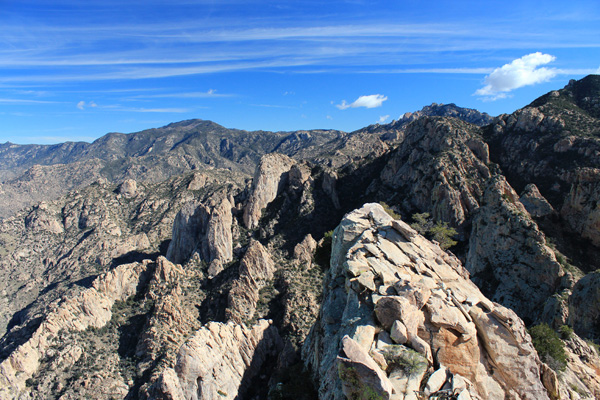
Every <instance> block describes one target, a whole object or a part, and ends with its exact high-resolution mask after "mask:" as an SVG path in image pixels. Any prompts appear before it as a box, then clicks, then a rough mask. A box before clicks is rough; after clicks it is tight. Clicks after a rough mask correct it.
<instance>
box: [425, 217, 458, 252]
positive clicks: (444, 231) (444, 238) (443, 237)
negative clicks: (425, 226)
mask: <svg viewBox="0 0 600 400" xmlns="http://www.w3.org/2000/svg"><path fill="white" fill-rule="evenodd" d="M457 233H458V232H456V229H454V228H452V227H449V226H448V223H447V222H443V223H442V222H437V223H436V224H435V225H434V226H433V227H432V228H431V229H430V230H429V234H430V235H431V236H433V240H435V241H437V242H438V243H439V244H440V247H441V248H442V249H443V250H447V249H449V248H450V247H452V246H454V245H456V243H457V241H456V240H454V239H453V238H454V237H455V236H456V234H457Z"/></svg>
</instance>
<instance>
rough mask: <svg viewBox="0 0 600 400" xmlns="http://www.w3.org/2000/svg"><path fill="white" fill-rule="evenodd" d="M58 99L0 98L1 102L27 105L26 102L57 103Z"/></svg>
mask: <svg viewBox="0 0 600 400" xmlns="http://www.w3.org/2000/svg"><path fill="white" fill-rule="evenodd" d="M56 103H57V102H56V101H45V100H29V99H11V98H0V104H7V105H10V104H15V105H25V104H56Z"/></svg>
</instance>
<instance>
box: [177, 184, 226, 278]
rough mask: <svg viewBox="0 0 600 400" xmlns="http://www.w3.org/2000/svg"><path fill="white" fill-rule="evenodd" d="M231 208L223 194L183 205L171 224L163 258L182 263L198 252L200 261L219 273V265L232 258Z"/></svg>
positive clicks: (215, 272) (214, 273)
mask: <svg viewBox="0 0 600 400" xmlns="http://www.w3.org/2000/svg"><path fill="white" fill-rule="evenodd" d="M233 208H234V205H233V204H232V201H230V199H229V197H228V196H226V195H225V194H223V193H216V194H214V195H212V196H210V197H209V198H207V199H205V200H204V201H200V202H192V203H188V204H186V205H185V206H184V207H183V208H182V209H181V211H180V212H179V214H177V217H176V218H175V221H174V223H173V238H172V239H171V243H170V244H169V249H168V251H167V258H168V259H169V260H171V261H173V262H175V263H183V262H185V261H187V260H188V259H189V258H190V257H191V256H192V255H193V254H194V253H198V254H199V255H200V258H201V259H202V260H203V261H206V262H207V263H209V264H213V265H211V268H212V270H213V271H214V272H213V275H216V274H217V273H218V272H220V270H221V269H222V267H221V266H222V265H223V264H225V263H227V262H229V261H231V260H232V257H233V233H232V224H233V214H232V209H233Z"/></svg>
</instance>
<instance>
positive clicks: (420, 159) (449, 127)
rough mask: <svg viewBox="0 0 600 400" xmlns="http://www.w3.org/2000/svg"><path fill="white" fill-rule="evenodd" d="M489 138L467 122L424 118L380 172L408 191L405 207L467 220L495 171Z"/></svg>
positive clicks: (390, 184)
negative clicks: (489, 166)
mask: <svg viewBox="0 0 600 400" xmlns="http://www.w3.org/2000/svg"><path fill="white" fill-rule="evenodd" d="M487 162H489V154H488V150H487V144H485V142H483V140H482V139H481V138H480V137H479V136H478V134H477V130H476V127H475V126H473V125H469V124H467V123H465V122H462V121H458V120H452V119H440V118H422V119H420V120H417V121H415V122H413V123H412V124H411V125H409V126H408V127H407V130H406V134H405V139H404V141H403V142H402V144H401V145H400V146H399V147H398V149H396V150H395V151H394V153H393V154H392V156H391V157H390V160H389V161H388V163H387V165H386V166H385V168H384V169H383V171H382V172H381V181H382V183H383V184H384V185H385V186H387V187H389V188H391V189H393V190H394V191H398V192H401V193H404V194H405V197H406V203H408V204H405V208H406V209H409V210H410V209H412V210H415V209H416V210H422V211H427V212H429V213H430V214H431V215H432V216H433V218H434V219H435V220H441V221H446V222H449V223H450V224H452V225H454V226H458V225H461V224H463V223H464V222H465V221H466V220H467V219H468V218H469V216H470V215H471V213H472V212H473V211H474V210H475V209H476V208H477V207H478V206H479V199H480V198H481V195H482V194H483V185H484V183H485V181H486V180H487V179H488V178H489V177H490V176H491V173H490V171H489V169H488V167H487V165H486V163H487Z"/></svg>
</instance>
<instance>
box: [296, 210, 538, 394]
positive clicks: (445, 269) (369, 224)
mask: <svg viewBox="0 0 600 400" xmlns="http://www.w3.org/2000/svg"><path fill="white" fill-rule="evenodd" d="M392 222H394V224H392ZM394 226H398V227H402V229H400V230H398V229H395V228H394ZM467 277H468V273H467V272H466V270H465V269H464V268H463V267H462V265H461V263H460V261H459V260H458V259H457V258H455V257H454V256H452V255H449V254H448V253H446V252H444V251H442V250H441V249H440V248H439V247H438V246H437V245H435V244H432V243H431V242H429V241H427V240H426V239H424V238H423V237H421V236H420V235H418V234H416V232H414V231H412V230H411V228H410V227H409V226H408V225H406V224H405V223H404V222H402V221H392V218H391V217H390V216H389V215H388V214H386V213H385V211H384V210H383V208H382V207H381V206H380V205H378V204H366V205H365V206H363V207H362V208H361V209H359V210H356V211H353V212H352V213H350V214H347V215H346V217H345V218H344V219H343V221H342V222H341V223H340V225H339V226H338V228H337V229H336V230H335V232H334V239H333V247H332V256H331V267H330V269H329V271H328V275H327V278H326V282H325V290H324V300H323V305H322V308H321V312H320V316H319V320H318V322H317V324H316V326H315V327H314V328H313V330H312V331H311V334H310V335H309V338H308V339H307V341H306V343H305V346H304V349H303V356H304V359H305V362H306V363H307V364H308V365H310V366H311V367H312V368H313V370H314V374H315V375H314V376H315V379H316V380H317V381H318V382H319V397H320V398H322V399H344V398H345V395H349V394H351V395H352V396H354V397H352V398H358V399H367V398H371V397H368V395H369V393H374V394H376V395H377V396H379V397H378V398H385V399H387V398H391V399H396V398H397V399H415V400H416V399H417V395H416V393H415V392H414V390H417V391H418V390H420V389H419V388H420V387H422V386H425V387H426V389H425V390H426V391H427V392H428V394H429V395H433V394H438V395H439V394H441V393H442V392H444V393H448V394H453V395H454V396H462V397H459V398H473V399H505V398H514V399H532V400H533V399H549V397H548V393H547V390H546V388H545V387H544V386H543V383H542V381H541V378H540V368H541V362H540V360H539V358H538V356H537V353H536V351H535V349H534V348H533V345H532V344H531V341H530V338H529V335H528V334H527V331H526V329H525V326H524V324H523V322H522V321H521V320H520V319H519V318H518V317H517V315H516V314H515V313H514V312H512V311H511V310H509V309H507V308H504V307H502V306H500V305H498V304H495V303H492V302H491V301H489V300H488V299H486V298H485V296H483V294H482V293H481V292H480V291H479V289H478V288H477V287H476V286H475V285H474V284H473V283H472V282H471V281H470V280H469V279H468V278H467ZM390 330H391V331H392V335H390ZM398 330H400V331H401V333H402V334H400V335H399V334H398V333H397V331H398ZM394 341H396V342H394ZM426 371H430V372H434V373H433V374H432V375H431V376H430V377H429V379H428V381H427V382H424V381H423V379H424V376H425V372H426ZM492 371H494V372H492ZM338 375H339V377H340V378H339V379H338ZM390 383H391V388H390Z"/></svg>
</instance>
